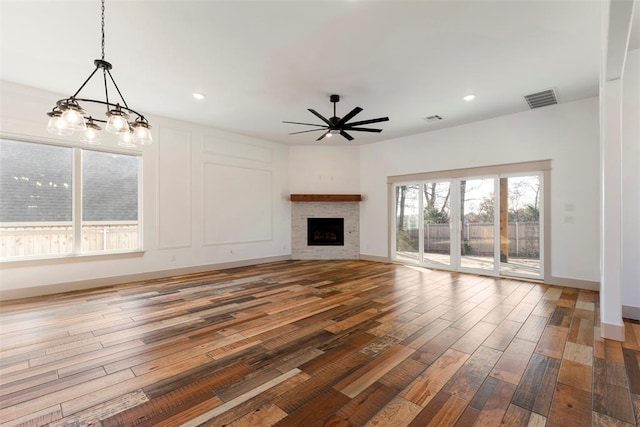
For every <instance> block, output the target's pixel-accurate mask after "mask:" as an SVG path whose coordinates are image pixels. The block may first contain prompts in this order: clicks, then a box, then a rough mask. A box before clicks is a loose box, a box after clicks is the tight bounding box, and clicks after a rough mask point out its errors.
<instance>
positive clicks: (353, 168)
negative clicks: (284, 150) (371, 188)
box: [289, 137, 360, 194]
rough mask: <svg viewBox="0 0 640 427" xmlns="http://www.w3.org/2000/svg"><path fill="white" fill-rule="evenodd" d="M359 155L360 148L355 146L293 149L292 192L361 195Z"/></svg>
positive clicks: (306, 146)
mask: <svg viewBox="0 0 640 427" xmlns="http://www.w3.org/2000/svg"><path fill="white" fill-rule="evenodd" d="M339 138H340V139H342V137H339ZM344 141H345V144H348V142H346V140H344ZM318 144H322V142H318ZM359 156H360V151H359V149H358V147H357V146H353V145H342V146H335V145H313V146H310V145H302V146H300V145H297V146H292V147H291V148H290V150H289V158H290V161H291V183H290V188H291V193H293V194H307V193H313V194H358V193H359V192H360V170H359V167H358V166H359V164H360V163H359Z"/></svg>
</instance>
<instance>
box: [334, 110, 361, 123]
mask: <svg viewBox="0 0 640 427" xmlns="http://www.w3.org/2000/svg"><path fill="white" fill-rule="evenodd" d="M360 111H362V108H360V107H356V108H354V109H353V110H351V111H350V112H349V114H347V115H346V116H344V117H343V118H341V119H340V121H339V122H338V124H336V126H337V127H340V126H342V125H343V124H345V123H347V122H348V121H349V120H351V119H352V118H353V117H354V116H355V115H356V114H358V113H359V112H360Z"/></svg>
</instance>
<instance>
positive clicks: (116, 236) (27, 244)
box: [0, 221, 140, 258]
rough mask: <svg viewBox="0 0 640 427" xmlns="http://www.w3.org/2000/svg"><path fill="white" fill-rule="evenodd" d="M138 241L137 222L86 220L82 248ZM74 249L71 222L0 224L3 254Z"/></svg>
mask: <svg viewBox="0 0 640 427" xmlns="http://www.w3.org/2000/svg"><path fill="white" fill-rule="evenodd" d="M139 245H140V243H139V237H138V223H137V222H116V221H109V222H86V223H84V224H83V226H82V252H92V251H109V250H118V249H136V248H138V247H139ZM72 252H73V231H72V229H71V223H70V222H69V223H3V224H0V257H2V258H10V257H22V256H30V255H57V254H69V253H72Z"/></svg>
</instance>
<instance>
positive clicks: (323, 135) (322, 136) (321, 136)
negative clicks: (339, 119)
mask: <svg viewBox="0 0 640 427" xmlns="http://www.w3.org/2000/svg"><path fill="white" fill-rule="evenodd" d="M329 132H331V131H330V130H328V129H327V131H326V132H325V133H323V134H322V135H320V138H318V139H316V141H320V140H321V139H323V138H324V137H325V136H327V135H329Z"/></svg>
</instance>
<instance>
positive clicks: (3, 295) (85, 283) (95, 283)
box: [0, 255, 291, 301]
mask: <svg viewBox="0 0 640 427" xmlns="http://www.w3.org/2000/svg"><path fill="white" fill-rule="evenodd" d="M290 259H291V255H281V256H274V257H267V258H256V259H247V260H241V261H232V262H222V263H218V264H207V265H199V266H193V267H182V268H174V269H169V270H159V271H150V272H146V273H136V274H128V275H123V276H111V277H101V278H98V279H90V280H81V281H77V282H66V283H58V284H53V285H46V286H34V287H30V288H24V289H7V290H0V301H8V300H17V299H22V298H33V297H41V296H46V295H53V294H60V293H63V292H73V291H81V290H87V289H96V288H103V287H106V286H115V285H121V284H123V283H130V282H139V281H145V280H153V279H160V278H163V277H171V276H180V275H183V274H192V273H202V272H205V271H213V270H224V269H227V268H236V267H246V266H250V265H258V264H266V263H269V262H278V261H288V260H290Z"/></svg>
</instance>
